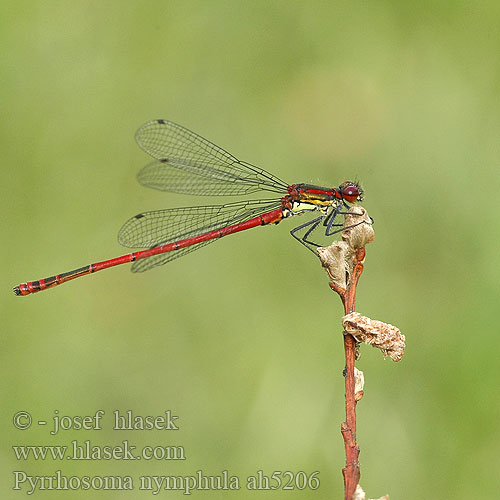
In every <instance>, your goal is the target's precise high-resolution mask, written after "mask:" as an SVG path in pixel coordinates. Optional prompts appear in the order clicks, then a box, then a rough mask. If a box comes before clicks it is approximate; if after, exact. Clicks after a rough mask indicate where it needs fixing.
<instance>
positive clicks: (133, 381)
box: [0, 0, 500, 500]
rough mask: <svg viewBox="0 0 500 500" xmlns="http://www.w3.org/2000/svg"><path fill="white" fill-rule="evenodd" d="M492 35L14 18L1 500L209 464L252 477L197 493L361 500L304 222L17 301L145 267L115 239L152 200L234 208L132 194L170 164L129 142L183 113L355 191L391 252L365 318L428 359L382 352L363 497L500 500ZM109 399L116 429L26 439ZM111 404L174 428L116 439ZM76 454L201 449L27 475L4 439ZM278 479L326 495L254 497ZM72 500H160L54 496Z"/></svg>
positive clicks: (399, 23)
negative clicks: (128, 260) (267, 477)
mask: <svg viewBox="0 0 500 500" xmlns="http://www.w3.org/2000/svg"><path fill="white" fill-rule="evenodd" d="M499 22H500V3H499V2H498V1H494V0H491V1H481V0H480V1H460V2H459V1H445V0H441V1H435V2H427V1H424V2H397V1H390V0H385V1H379V2H359V1H349V2H347V1H333V2H293V1H292V2H288V1H276V2H263V1H256V2H242V1H233V2H229V1H228V2H223V1H212V2H206V1H193V2H172V1H152V0H146V1H141V2H121V1H117V0H113V1H108V2H97V1H94V0H92V1H86V2H63V1H53V2H40V1H33V2H3V3H2V5H1V7H0V27H1V29H0V44H1V47H2V55H1V79H0V92H1V96H2V97H1V101H2V120H1V122H0V127H1V130H0V137H1V141H2V148H1V149H2V179H3V180H2V183H1V198H0V204H1V213H2V219H1V228H2V229H1V234H2V246H1V250H0V252H1V260H2V263H3V271H2V273H1V280H0V281H1V285H2V286H1V291H0V307H1V313H2V322H1V333H2V360H1V367H2V372H1V380H2V386H1V387H2V405H1V410H0V411H1V416H2V421H1V423H2V427H1V433H2V448H1V455H0V459H1V469H2V473H1V485H0V486H1V489H2V492H1V495H0V496H1V497H2V498H5V499H11V498H20V496H21V497H24V496H25V492H26V487H23V490H22V491H13V490H12V487H13V474H12V471H14V470H23V471H26V473H27V474H30V475H53V474H54V472H55V471H56V470H59V469H60V470H61V471H62V472H63V473H64V474H65V475H68V476H71V475H79V476H82V475H100V476H105V475H117V474H120V475H132V476H133V477H134V478H137V477H138V476H140V475H173V474H178V475H190V474H192V473H194V472H196V471H197V470H198V469H202V470H203V471H204V473H205V474H208V475H216V474H220V472H221V471H222V470H228V471H229V472H230V474H234V475H238V476H239V477H240V479H241V481H242V484H243V488H242V489H241V490H240V491H239V492H203V493H199V494H200V495H202V496H203V498H221V497H222V496H224V495H225V496H226V497H227V498H242V499H243V498H253V499H258V498H264V497H265V498H271V497H272V498H273V499H278V498H290V497H293V498H315V499H318V500H319V499H331V498H342V494H343V493H342V491H343V484H342V476H341V472H340V471H341V468H342V466H343V463H344V450H343V442H342V438H341V435H340V432H339V429H340V422H341V421H342V419H343V411H344V403H343V396H344V390H343V378H342V368H343V363H344V361H343V348H342V336H341V323H340V321H341V316H342V308H341V304H340V302H339V300H338V298H337V296H336V295H335V294H333V293H332V292H331V291H330V290H329V288H328V284H327V277H326V275H325V273H324V272H323V270H322V269H321V266H320V265H319V263H318V262H317V261H316V260H315V259H314V258H313V257H312V255H311V254H310V253H309V252H307V251H304V249H302V248H301V247H300V245H298V244H296V243H295V242H294V241H293V240H292V238H291V237H290V236H289V234H288V231H289V230H290V229H291V228H292V227H293V222H294V221H285V222H283V223H282V224H280V225H279V226H276V227H272V228H259V229H255V230H251V231H248V232H244V233H241V234H239V235H235V236H232V237H230V238H227V239H226V240H225V241H222V242H217V243H216V244H214V245H210V246H209V247H207V248H205V249H203V250H201V251H200V252H197V253H196V254H193V255H189V256H187V257H185V258H184V259H181V260H178V261H175V262H173V263H171V264H169V265H168V266H165V267H164V268H159V269H156V270H154V271H151V272H147V273H144V274H140V275H134V274H131V273H129V272H128V269H127V266H121V267H119V268H114V269H112V270H108V271H106V272H103V273H98V274H96V275H95V276H92V277H87V278H85V279H82V280H78V281H75V282H73V283H71V284H67V285H65V286H63V287H59V288H56V289H54V290H50V291H47V292H44V293H41V294H38V295H35V296H32V297H25V298H16V297H14V295H12V291H11V289H12V286H14V285H16V284H18V283H19V282H21V281H26V280H35V279H39V278H42V277H45V276H49V275H52V274H54V273H57V272H63V271H67V270H70V269H74V268H75V267H79V266H82V265H84V264H87V263H90V262H95V261H98V260H103V259H106V258H111V257H114V256H117V255H121V254H122V253H125V251H124V250H123V249H122V248H121V247H120V245H119V244H118V243H117V241H116V234H117V232H118V229H119V228H120V226H121V224H122V223H123V222H124V221H125V220H126V219H127V218H129V217H130V216H132V215H135V214H136V213H138V212H141V211H144V210H153V209H159V208H167V207H176V206H183V205H186V206H189V205H197V204H210V203H214V202H218V201H220V200H214V199H213V198H211V199H201V200H200V199H199V198H198V199H197V198H192V197H188V196H181V195H175V194H167V193H161V192H156V191H153V190H147V189H144V188H142V187H140V186H139V185H138V184H137V183H136V181H135V174H136V172H137V171H138V170H139V169H140V167H141V166H142V165H144V164H145V163H147V162H148V161H149V160H148V158H147V156H146V155H145V154H144V153H143V152H141V151H140V150H139V148H138V147H137V146H136V145H135V143H134V140H133V135H134V132H135V130H136V128H137V127H138V126H140V125H141V124H142V123H144V122H145V121H147V120H150V119H153V118H166V119H170V120H173V121H177V122H179V123H181V124H183V125H185V126H187V127H188V128H191V129H192V130H194V131H196V132H198V133H200V134H201V135H203V136H205V137H207V138H208V139H210V140H213V141H214V142H215V143H217V144H220V145H221V146H222V147H224V148H226V149H228V150H229V151H231V152H232V153H233V154H235V155H236V156H238V157H239V158H241V159H244V160H247V161H249V162H252V163H254V164H257V165H260V166H262V167H264V168H266V169H268V170H270V171H272V172H273V173H275V174H276V175H278V176H279V177H281V178H283V179H285V180H286V181H288V182H290V183H293V182H309V183H314V184H320V185H326V186H330V185H338V184H339V183H340V182H341V181H343V180H344V179H346V178H347V179H348V178H358V179H360V180H361V181H362V183H363V186H364V188H365V191H366V199H365V202H364V206H365V207H366V208H367V209H368V211H369V213H370V215H372V216H373V217H374V219H375V221H376V225H375V231H376V239H375V242H374V243H373V244H371V245H370V246H369V247H368V248H367V260H366V269H365V273H364V275H363V277H362V281H361V282H360V286H359V292H358V303H357V306H358V307H357V309H358V310H359V311H360V312H361V313H363V314H365V315H367V316H370V317H372V318H375V319H380V320H383V321H386V322H389V323H392V324H395V325H397V326H399V327H400V328H401V330H402V331H403V333H405V334H406V336H407V353H406V356H405V357H404V359H403V361H402V362H400V363H393V362H392V361H390V360H384V359H383V358H382V356H381V354H380V352H378V351H376V350H374V349H372V348H370V347H367V346H364V347H363V348H362V358H361V360H360V361H359V363H358V365H359V368H360V369H362V370H363V371H364V373H365V377H366V384H365V397H364V398H363V400H362V401H361V403H360V404H359V405H358V441H359V445H360V447H361V455H360V460H361V473H362V477H361V484H362V486H363V487H364V489H365V491H366V492H367V493H368V496H369V497H378V496H381V495H383V494H385V493H390V495H391V498H392V499H402V498H405V499H406V500H412V499H421V498H436V499H437V498H453V499H455V500H460V499H469V498H486V497H492V498H493V497H495V496H496V495H497V492H498V490H499V489H500V476H499V475H498V467H499V464H500V460H499V458H500V427H499V421H500V420H499V419H500V403H499V396H498V394H499V392H498V379H499V375H500V373H499V364H498V359H499V354H498V353H499V348H500V341H499V336H498V333H499V331H498V326H497V314H498V304H499V286H498V284H499V279H500V273H499V270H500V266H499V232H498V227H499V225H498V224H499V223H498V217H497V212H498V190H499V185H500V183H499V165H500V141H499V137H500V57H499V54H500V30H499V28H498V27H499ZM299 221H300V222H302V221H303V219H299ZM97 409H103V410H105V411H106V417H105V418H106V419H107V420H105V421H104V423H103V429H102V430H100V431H76V430H73V431H66V432H64V433H62V432H61V433H60V434H59V435H57V436H51V435H50V434H49V429H47V428H46V427H43V426H38V425H33V427H32V428H31V429H29V430H26V431H21V430H15V429H14V428H13V425H12V416H13V414H14V413H15V412H16V411H18V410H27V411H29V412H31V414H32V415H33V419H34V421H38V420H43V419H45V420H49V421H50V420H51V418H52V416H53V415H54V410H58V411H59V414H60V415H93V414H94V413H95V411H96V410H97ZM115 409H118V410H120V411H126V410H128V409H130V410H133V411H134V412H135V413H136V414H140V415H160V414H162V413H163V412H164V411H165V410H172V412H173V413H174V414H175V415H179V426H180V430H179V431H176V432H172V431H168V432H165V431H163V432H162V431H142V432H141V431H136V432H118V431H113V430H112V429H111V412H112V411H113V410H115ZM74 439H77V440H79V441H81V442H83V441H85V440H87V439H90V440H91V441H92V443H95V444H100V445H113V444H119V443H121V442H122V441H123V440H124V439H128V440H129V441H130V443H131V444H133V445H136V446H138V447H139V446H143V445H155V446H156V445H158V446H160V445H163V446H166V445H183V446H184V447H185V451H186V456H187V460H185V461H184V462H172V461H167V462H165V461H163V462H161V461H148V462H147V461H140V462H131V461H128V462H126V461H87V462H83V461H81V462H69V461H64V462H62V463H61V462H57V461H53V460H45V461H41V460H39V461H34V460H30V461H27V462H23V461H18V460H16V459H15V458H14V455H13V451H12V448H11V446H12V445H16V444H49V445H50V444H69V443H70V441H71V440H74ZM259 469H262V470H263V471H265V472H266V473H269V474H270V473H272V472H273V471H275V470H281V471H285V470H290V471H300V470H302V471H306V472H308V473H311V472H313V471H320V480H321V487H320V489H319V490H316V491H314V492H311V491H302V492H301V491H276V492H274V493H270V492H266V491H261V492H248V491H247V490H246V489H245V487H244V482H245V478H246V476H248V475H250V474H255V472H256V471H257V470H259ZM137 487H138V486H137V485H136V488H137ZM61 495H64V497H65V498H74V499H83V498H86V499H87V498H100V497H103V498H104V497H106V498H109V499H113V500H115V499H122V498H143V497H144V498H146V497H151V493H150V492H141V491H138V489H136V490H135V491H134V492H128V493H127V492H120V491H116V492H112V491H107V492H89V491H75V492H69V493H68V492H66V493H64V492H63V493H59V494H58V493H57V492H51V491H48V492H39V493H38V494H37V496H39V497H40V498H50V499H51V498H62V497H61ZM165 495H173V496H176V497H177V498H181V497H182V496H183V495H182V494H181V493H180V492H177V493H171V492H165V491H162V492H160V493H159V495H158V498H161V497H165Z"/></svg>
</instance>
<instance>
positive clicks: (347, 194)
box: [342, 186, 359, 203]
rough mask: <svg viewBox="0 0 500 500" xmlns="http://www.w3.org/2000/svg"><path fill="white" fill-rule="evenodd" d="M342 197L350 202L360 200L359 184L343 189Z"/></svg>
mask: <svg viewBox="0 0 500 500" xmlns="http://www.w3.org/2000/svg"><path fill="white" fill-rule="evenodd" d="M342 197H343V198H344V199H345V200H347V201H348V202H350V203H354V202H355V201H357V200H358V197H359V189H358V187H357V186H346V187H345V188H344V189H343V190H342Z"/></svg>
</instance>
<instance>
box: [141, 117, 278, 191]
mask: <svg viewBox="0 0 500 500" xmlns="http://www.w3.org/2000/svg"><path fill="white" fill-rule="evenodd" d="M135 138H136V141H137V144H138V145H139V147H140V148H141V149H143V150H144V151H145V152H146V153H148V154H149V155H151V156H152V157H153V158H156V159H157V160H158V161H156V162H153V163H150V164H149V165H146V166H145V167H144V168H143V169H142V170H141V171H140V172H139V174H138V180H139V182H140V183H141V184H143V185H144V186H147V187H152V188H154V189H159V190H162V191H172V192H176V193H184V194H196V195H241V194H249V193H253V192H256V191H262V190H265V191H273V192H278V193H283V192H286V189H287V186H288V185H287V184H286V183H285V182H283V181H282V180H281V179H279V178H278V177H276V176H274V175H272V174H270V173H269V172H266V171H265V170H264V169H261V168H258V167H256V166H254V165H251V164H249V163H245V162H242V161H240V160H238V159H237V158H235V157H234V156H233V155H232V154H230V153H228V152H227V151H225V150H224V149H222V148H220V147H219V146H216V145H215V144H213V143H211V142H210V141H207V140H206V139H204V138H203V137H200V136H199V135H197V134H195V133H194V132H191V131H190V130H188V129H186V128H184V127H182V126H181V125H178V124H176V123H173V122H169V121H166V120H153V121H150V122H148V123H145V124H144V125H143V126H142V127H140V128H139V130H137V132H136V135H135Z"/></svg>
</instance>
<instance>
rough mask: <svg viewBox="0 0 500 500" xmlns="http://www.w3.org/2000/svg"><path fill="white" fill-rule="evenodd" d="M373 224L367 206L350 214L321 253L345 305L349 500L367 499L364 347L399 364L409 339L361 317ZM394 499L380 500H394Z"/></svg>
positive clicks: (346, 485) (344, 434)
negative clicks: (362, 439)
mask: <svg viewBox="0 0 500 500" xmlns="http://www.w3.org/2000/svg"><path fill="white" fill-rule="evenodd" d="M372 224H373V221H372V219H371V218H370V217H369V216H368V213H367V212H366V210H365V209H364V208H363V207H360V206H356V207H352V208H351V209H350V210H349V213H348V214H346V217H345V222H344V231H343V232H342V241H337V242H334V243H333V244H332V245H331V246H329V247H326V248H318V255H319V257H320V259H321V262H322V264H323V267H324V268H325V270H326V271H327V273H328V275H329V277H330V283H329V284H330V287H331V288H332V290H334V291H335V292H337V294H338V295H339V297H340V298H341V300H342V303H343V305H344V313H345V316H344V318H343V327H344V352H345V363H346V364H345V369H344V376H345V412H346V419H345V422H342V424H341V433H342V437H343V439H344V447H345V455H346V465H345V467H344V468H343V469H342V474H343V476H344V499H345V500H364V499H365V494H364V492H363V490H362V488H361V486H360V485H359V478H360V466H359V460H358V457H359V446H358V443H357V441H356V405H357V402H358V401H360V400H361V398H362V397H363V384H364V375H363V372H361V371H360V370H358V369H357V368H356V367H355V362H356V360H357V359H358V357H359V356H358V354H359V352H358V349H359V343H360V342H364V343H367V344H371V345H372V346H374V347H377V348H379V349H380V350H381V351H382V353H383V354H384V356H390V357H391V358H392V359H393V360H394V361H399V360H400V359H401V358H402V357H403V354H404V349H405V340H406V339H405V336H404V335H402V334H401V332H400V331H399V329H398V328H397V327H395V326H393V325H389V324H387V323H383V322H382V321H376V320H372V319H370V318H367V317H365V316H362V315H361V314H359V313H357V312H355V305H356V288H357V285H358V281H359V278H360V277H361V274H362V273H363V268H364V262H365V256H366V251H365V245H366V244H368V243H370V242H372V241H373V239H374V237H375V234H374V232H373V227H372ZM388 498H389V497H388V496H385V497H382V498H381V499H380V500H386V499H388Z"/></svg>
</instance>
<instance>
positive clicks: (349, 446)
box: [330, 248, 365, 500]
mask: <svg viewBox="0 0 500 500" xmlns="http://www.w3.org/2000/svg"><path fill="white" fill-rule="evenodd" d="M364 258H365V249H364V248H360V249H358V251H357V252H356V254H355V256H354V259H353V264H354V267H353V271H352V275H351V279H350V281H349V284H348V286H347V289H345V290H344V289H342V288H339V287H337V286H336V285H335V284H333V283H331V282H330V287H331V288H332V289H333V290H335V291H336V292H337V293H338V294H339V295H340V298H341V299H342V303H343V304H344V311H345V314H349V313H351V312H353V311H354V310H355V304H356V286H357V284H358V280H359V278H360V276H361V273H362V272H363V262H364ZM344 351H345V370H344V377H345V414H346V419H345V422H342V424H341V432H342V437H343V438H344V447H345V456H346V465H345V467H344V468H343V469H342V474H343V476H344V499H345V500H351V499H352V498H353V495H354V492H355V491H356V486H357V485H358V483H359V478H360V474H361V473H360V468H359V461H358V456H359V446H358V443H357V442H356V403H357V400H356V393H355V380H354V363H355V361H356V340H355V339H354V337H353V336H352V335H349V334H345V335H344Z"/></svg>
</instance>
